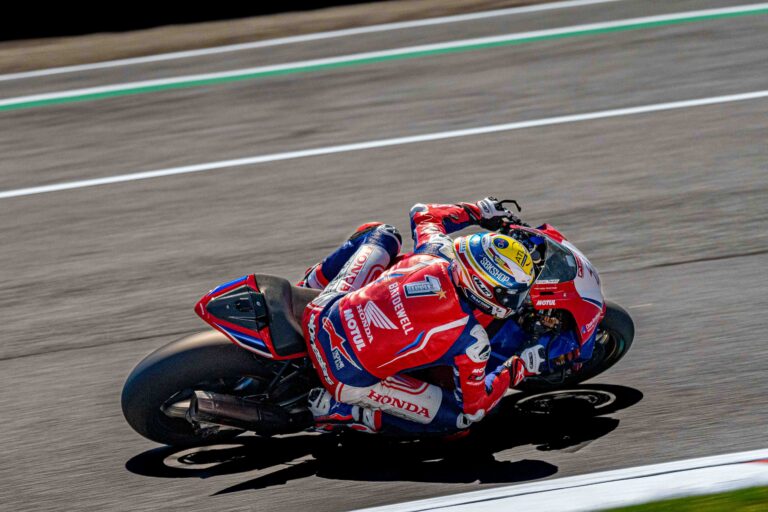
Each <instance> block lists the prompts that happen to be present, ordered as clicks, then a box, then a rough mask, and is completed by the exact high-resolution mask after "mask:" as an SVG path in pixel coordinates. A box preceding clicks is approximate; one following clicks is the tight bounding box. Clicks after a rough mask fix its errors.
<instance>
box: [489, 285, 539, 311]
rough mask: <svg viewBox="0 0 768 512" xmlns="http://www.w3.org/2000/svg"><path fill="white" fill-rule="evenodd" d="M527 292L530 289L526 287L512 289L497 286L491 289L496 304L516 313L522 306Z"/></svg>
mask: <svg viewBox="0 0 768 512" xmlns="http://www.w3.org/2000/svg"><path fill="white" fill-rule="evenodd" d="M529 290H530V288H528V287H525V288H518V289H513V288H504V287H502V286H497V287H495V288H494V289H493V295H494V297H495V298H496V302H498V303H499V304H501V305H502V306H504V307H505V308H509V309H511V310H513V311H517V310H518V309H520V306H522V305H523V302H524V301H525V298H526V297H527V296H528V291H529Z"/></svg>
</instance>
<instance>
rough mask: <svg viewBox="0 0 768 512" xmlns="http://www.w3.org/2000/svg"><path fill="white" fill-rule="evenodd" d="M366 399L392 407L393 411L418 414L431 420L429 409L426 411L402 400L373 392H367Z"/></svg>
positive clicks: (420, 406) (422, 407)
mask: <svg viewBox="0 0 768 512" xmlns="http://www.w3.org/2000/svg"><path fill="white" fill-rule="evenodd" d="M368 399H370V400H372V401H374V402H376V403H379V404H381V405H386V406H388V407H394V408H395V409H400V410H402V411H407V412H410V413H414V414H418V415H420V416H424V417H425V418H431V416H430V415H429V409H427V408H426V407H424V406H422V405H417V404H414V403H412V402H409V401H407V400H402V399H400V398H394V397H391V396H387V395H380V394H379V393H377V392H375V391H374V390H370V391H368Z"/></svg>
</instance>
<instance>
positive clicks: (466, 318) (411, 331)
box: [303, 203, 535, 433]
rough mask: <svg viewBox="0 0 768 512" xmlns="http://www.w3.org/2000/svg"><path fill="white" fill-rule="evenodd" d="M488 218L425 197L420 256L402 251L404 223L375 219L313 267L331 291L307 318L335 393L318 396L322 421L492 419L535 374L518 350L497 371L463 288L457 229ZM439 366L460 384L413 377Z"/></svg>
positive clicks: (432, 425) (458, 424)
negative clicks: (507, 395) (457, 274)
mask: <svg viewBox="0 0 768 512" xmlns="http://www.w3.org/2000/svg"><path fill="white" fill-rule="evenodd" d="M483 217H484V215H483V212H482V211H481V210H480V208H479V207H478V206H477V205H475V204H471V203H460V204H457V205H434V204H433V205H422V204H417V205H415V206H414V207H413V208H412V209H411V212H410V218H411V228H412V233H413V238H414V251H413V252H412V253H409V254H407V255H404V256H398V254H399V251H400V237H399V234H398V233H397V231H396V229H395V228H394V227H392V226H389V225H384V224H377V223H372V224H368V225H365V226H362V227H361V228H360V229H359V230H358V232H357V233H356V234H355V235H353V237H352V238H350V240H349V241H348V242H347V243H345V244H344V245H343V246H342V247H340V248H339V249H338V250H337V251H336V252H335V253H334V254H332V255H331V256H330V257H329V258H326V259H325V260H324V261H323V262H322V263H320V264H318V265H316V266H315V267H314V268H312V269H310V271H309V272H308V274H307V276H306V277H305V280H304V282H303V284H304V285H305V286H310V287H313V288H323V292H322V293H321V294H320V295H319V296H318V297H317V298H316V299H315V300H314V301H313V302H312V303H310V305H309V306H308V307H307V309H306V311H305V313H304V318H303V327H304V336H305V339H306V340H307V343H308V345H309V355H310V358H311V359H312V362H313V364H314V366H315V368H316V370H317V371H318V375H319V377H320V380H321V382H322V384H323V386H324V388H325V390H326V391H325V392H322V391H321V390H315V391H314V392H313V393H312V394H311V395H310V409H311V410H312V412H313V414H314V416H315V420H316V423H317V425H318V427H319V428H321V429H328V430H331V429H334V428H335V427H336V426H338V425H344V426H347V427H349V428H353V429H356V430H362V431H368V432H377V431H388V432H394V433H402V432H406V433H452V432H456V431H458V430H460V429H463V428H466V427H468V426H469V425H470V424H471V423H472V422H475V421H479V420H480V419H482V418H483V417H484V416H485V415H486V414H487V413H488V412H489V411H490V410H491V409H493V407H494V406H495V405H496V404H497V403H498V402H499V401H500V400H501V398H502V396H503V395H504V392H505V391H506V390H507V389H508V388H509V386H510V383H512V384H513V385H516V384H518V383H519V382H520V381H521V380H522V379H523V378H524V377H525V376H526V375H530V374H532V373H535V370H532V369H527V368H526V367H525V365H524V363H523V360H521V359H520V358H517V357H513V358H511V359H510V360H508V361H507V362H506V363H505V364H502V365H499V366H498V367H496V368H493V369H491V370H490V371H487V369H486V365H487V362H488V359H489V356H490V352H491V347H490V344H489V340H488V335H487V333H486V331H485V329H484V328H483V326H482V325H481V324H480V323H479V322H478V321H477V319H476V317H475V311H474V310H473V307H472V306H471V305H470V304H469V303H468V302H467V300H466V299H465V298H464V296H463V295H462V294H461V293H460V292H459V291H458V290H457V289H456V287H455V286H454V282H455V281H454V277H453V276H452V272H453V271H454V267H455V263H454V260H453V258H454V256H453V248H452V241H451V239H450V237H448V234H449V233H452V232H455V231H458V230H460V229H463V228H465V227H467V226H469V225H472V224H478V223H480V222H481V220H482V219H483ZM435 366H445V367H450V368H452V370H453V377H454V389H453V390H451V389H445V388H441V387H438V386H436V385H433V384H429V383H427V382H423V381H420V380H418V379H416V378H414V377H412V376H406V375H403V373H404V372H406V371H412V370H419V369H424V368H430V367H435Z"/></svg>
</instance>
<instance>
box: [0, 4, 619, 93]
mask: <svg viewBox="0 0 768 512" xmlns="http://www.w3.org/2000/svg"><path fill="white" fill-rule="evenodd" d="M622 1H624V0H569V1H565V2H554V3H550V4H540V5H527V6H524V7H511V8H508V9H497V10H493V11H482V12H476V13H471V14H459V15H455V16H443V17H439V18H427V19H422V20H413V21H403V22H398V23H385V24H381V25H369V26H366V27H356V28H348V29H343V30H332V31H328V32H316V33H313V34H304V35H300V36H290V37H280V38H277V39H266V40H264V41H254V42H252V43H240V44H230V45H225V46H216V47H212V48H200V49H195V50H187V51H180V52H170V53H159V54H156V55H147V56H144V57H133V58H128V59H117V60H108V61H103V62H94V63H91V64H80V65H76V66H61V67H56V68H47V69H38V70H34V71H24V72H20V73H9V74H5V75H0V82H2V81H8V80H19V79H23V78H34V77H39V76H49V75H59V74H63V73H77V72H80V71H92V70H94V69H104V68H114V67H120V66H132V65H136V64H147V63H150V62H159V61H165V60H175V59H188V58H191V57H203V56H207V55H216V54H219V53H228V52H237V51H242V50H254V49H258V48H268V47H271V46H281V45H287V44H296V43H306V42H310V41H319V40H322V39H331V38H336V37H347V36H356V35H361V34H372V33H375V32H387V31H390V30H402V29H407V28H417V27H428V26H432V25H443V24H447V23H458V22H463V21H474V20H481V19H486V18H495V17H499V16H511V15H517V14H527V13H532V12H541V11H551V10H554V9H566V8H570V7H582V6H587V5H595V4H605V3H613V2H622Z"/></svg>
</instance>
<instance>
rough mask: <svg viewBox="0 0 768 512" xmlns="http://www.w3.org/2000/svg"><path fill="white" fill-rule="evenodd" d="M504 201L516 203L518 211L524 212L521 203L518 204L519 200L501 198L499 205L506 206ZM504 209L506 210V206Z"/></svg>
mask: <svg viewBox="0 0 768 512" xmlns="http://www.w3.org/2000/svg"><path fill="white" fill-rule="evenodd" d="M504 203H511V204H514V205H515V207H517V213H520V212H522V211H523V209H522V208H520V205H519V204H517V201H515V200H514V199H503V200H501V201H499V202H498V205H499V206H500V207H502V208H504ZM504 209H505V210H506V208H504Z"/></svg>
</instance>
